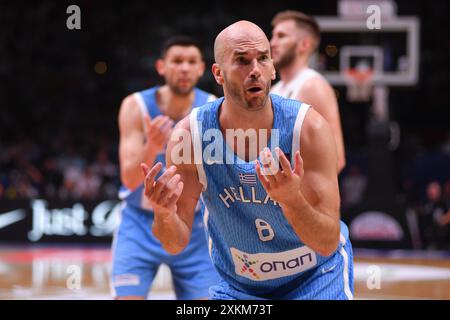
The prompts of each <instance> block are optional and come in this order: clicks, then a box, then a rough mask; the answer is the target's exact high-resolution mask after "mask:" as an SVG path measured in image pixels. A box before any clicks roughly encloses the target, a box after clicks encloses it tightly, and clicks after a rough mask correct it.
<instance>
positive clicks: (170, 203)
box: [164, 181, 184, 209]
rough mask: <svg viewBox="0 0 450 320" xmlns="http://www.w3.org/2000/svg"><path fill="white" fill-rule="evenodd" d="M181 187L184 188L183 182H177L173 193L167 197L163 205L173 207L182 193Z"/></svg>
mask: <svg viewBox="0 0 450 320" xmlns="http://www.w3.org/2000/svg"><path fill="white" fill-rule="evenodd" d="M183 189H184V184H183V182H182V181H180V182H178V184H177V186H176V188H175V191H174V193H173V194H172V195H171V196H170V197H168V198H167V200H166V202H165V204H164V205H165V206H166V207H172V208H174V209H175V208H176V204H177V202H178V199H179V198H180V196H181V194H182V193H183Z"/></svg>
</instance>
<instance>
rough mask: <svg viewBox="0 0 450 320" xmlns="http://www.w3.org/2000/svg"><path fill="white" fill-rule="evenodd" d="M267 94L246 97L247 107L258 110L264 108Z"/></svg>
mask: <svg viewBox="0 0 450 320" xmlns="http://www.w3.org/2000/svg"><path fill="white" fill-rule="evenodd" d="M266 100H267V96H261V97H252V98H247V99H246V101H247V109H248V110H250V111H258V110H261V109H262V108H264V105H265V101H266Z"/></svg>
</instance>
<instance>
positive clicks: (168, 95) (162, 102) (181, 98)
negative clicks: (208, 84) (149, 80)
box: [156, 85, 195, 120]
mask: <svg viewBox="0 0 450 320" xmlns="http://www.w3.org/2000/svg"><path fill="white" fill-rule="evenodd" d="M156 96H157V102H158V106H159V107H160V109H161V112H162V113H163V114H164V115H167V116H169V117H171V118H172V119H174V120H179V119H180V118H182V117H184V116H185V115H186V114H187V113H189V111H190V110H191V108H192V104H193V102H194V98H195V92H194V90H192V91H191V92H190V93H189V94H187V95H179V94H176V93H175V92H173V91H172V90H171V89H170V87H169V86H168V85H164V86H162V87H161V88H159V89H158V91H157V95H156Z"/></svg>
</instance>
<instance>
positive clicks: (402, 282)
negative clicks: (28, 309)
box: [0, 246, 450, 300]
mask: <svg viewBox="0 0 450 320" xmlns="http://www.w3.org/2000/svg"><path fill="white" fill-rule="evenodd" d="M355 257H356V258H355V266H354V269H355V270H354V273H355V274H354V277H355V299H450V255H448V254H441V253H438V254H430V253H427V252H397V251H395V252H384V253H380V252H378V251H364V250H363V251H360V252H358V251H357V250H355ZM110 259H111V254H110V250H109V248H107V247H91V248H87V247H63V246H59V247H55V246H52V247H42V246H41V247H1V248H0V299H89V300H90V299H111V298H110V289H109V272H110ZM149 298H150V299H174V298H175V296H174V293H173V290H172V287H171V277H170V272H169V271H168V269H167V267H165V266H163V267H162V268H161V269H160V271H159V273H158V276H157V278H156V280H155V284H154V287H153V289H152V291H151V293H150V295H149Z"/></svg>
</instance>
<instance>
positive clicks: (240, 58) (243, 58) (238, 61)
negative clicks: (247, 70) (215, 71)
mask: <svg viewBox="0 0 450 320" xmlns="http://www.w3.org/2000/svg"><path fill="white" fill-rule="evenodd" d="M236 61H237V63H240V64H248V63H249V62H248V60H247V59H246V58H245V57H237V58H236Z"/></svg>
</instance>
